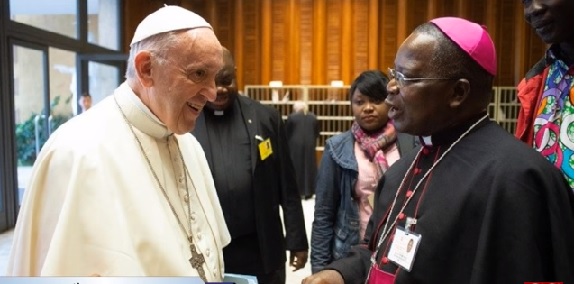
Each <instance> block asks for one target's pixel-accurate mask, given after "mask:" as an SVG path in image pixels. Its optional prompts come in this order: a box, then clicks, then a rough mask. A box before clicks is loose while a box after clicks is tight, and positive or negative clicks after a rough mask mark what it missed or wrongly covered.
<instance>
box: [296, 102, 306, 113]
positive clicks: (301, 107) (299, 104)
mask: <svg viewBox="0 0 576 284" xmlns="http://www.w3.org/2000/svg"><path fill="white" fill-rule="evenodd" d="M294 112H303V113H308V105H307V104H306V103H305V102H304V101H295V102H294Z"/></svg>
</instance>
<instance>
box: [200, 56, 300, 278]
mask: <svg viewBox="0 0 576 284" xmlns="http://www.w3.org/2000/svg"><path fill="white" fill-rule="evenodd" d="M223 55H224V68H223V69H222V70H221V72H220V73H219V74H218V75H217V77H216V87H217V94H218V96H217V98H216V100H215V101H214V102H209V103H207V104H206V107H205V108H204V110H203V111H202V114H201V115H200V116H199V117H198V119H197V121H196V127H195V129H194V132H192V134H193V135H194V136H195V137H196V139H198V141H199V142H200V144H201V145H202V148H203V149H204V152H205V154H206V159H207V160H208V164H209V166H210V170H211V171H212V174H213V176H214V183H215V185H216V191H217V192H218V197H219V199H220V204H221V206H222V211H223V212H224V219H225V220H226V224H227V226H228V229H229V231H230V235H231V236H232V242H231V243H230V244H229V245H228V246H227V247H225V248H224V263H225V272H226V273H237V274H248V275H254V276H257V278H258V282H259V283H270V284H284V283H285V282H286V268H285V267H286V250H288V251H290V265H292V266H294V268H295V269H301V268H303V267H304V265H305V264H306V261H307V258H308V241H307V237H306V229H305V225H304V213H303V211H302V203H301V201H300V195H299V193H298V188H297V186H296V184H297V183H296V179H295V175H294V168H293V165H292V162H291V159H290V154H289V151H288V145H287V144H286V143H287V139H286V135H285V130H284V125H283V122H282V118H281V116H280V114H279V113H278V111H277V110H275V109H274V108H272V107H269V106H264V105H261V104H260V103H259V102H256V101H254V100H252V99H250V98H248V97H245V96H240V95H239V94H238V90H237V87H236V68H235V65H234V61H233V58H232V54H231V53H230V51H228V50H226V49H224V53H223ZM280 206H281V207H282V212H283V220H284V224H285V231H286V235H284V232H283V228H282V221H281V218H280Z"/></svg>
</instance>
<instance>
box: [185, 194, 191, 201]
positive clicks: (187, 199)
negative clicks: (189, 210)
mask: <svg viewBox="0 0 576 284" xmlns="http://www.w3.org/2000/svg"><path fill="white" fill-rule="evenodd" d="M189 200H190V199H189V198H188V195H184V202H186V203H188V201H189Z"/></svg>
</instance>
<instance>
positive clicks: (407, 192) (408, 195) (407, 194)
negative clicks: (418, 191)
mask: <svg viewBox="0 0 576 284" xmlns="http://www.w3.org/2000/svg"><path fill="white" fill-rule="evenodd" d="M413 193H414V192H413V191H412V190H407V191H406V198H408V197H410V196H412V194H413Z"/></svg>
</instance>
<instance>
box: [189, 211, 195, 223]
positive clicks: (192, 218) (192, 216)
mask: <svg viewBox="0 0 576 284" xmlns="http://www.w3.org/2000/svg"><path fill="white" fill-rule="evenodd" d="M190 220H192V222H196V212H192V213H191V214H190Z"/></svg>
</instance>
